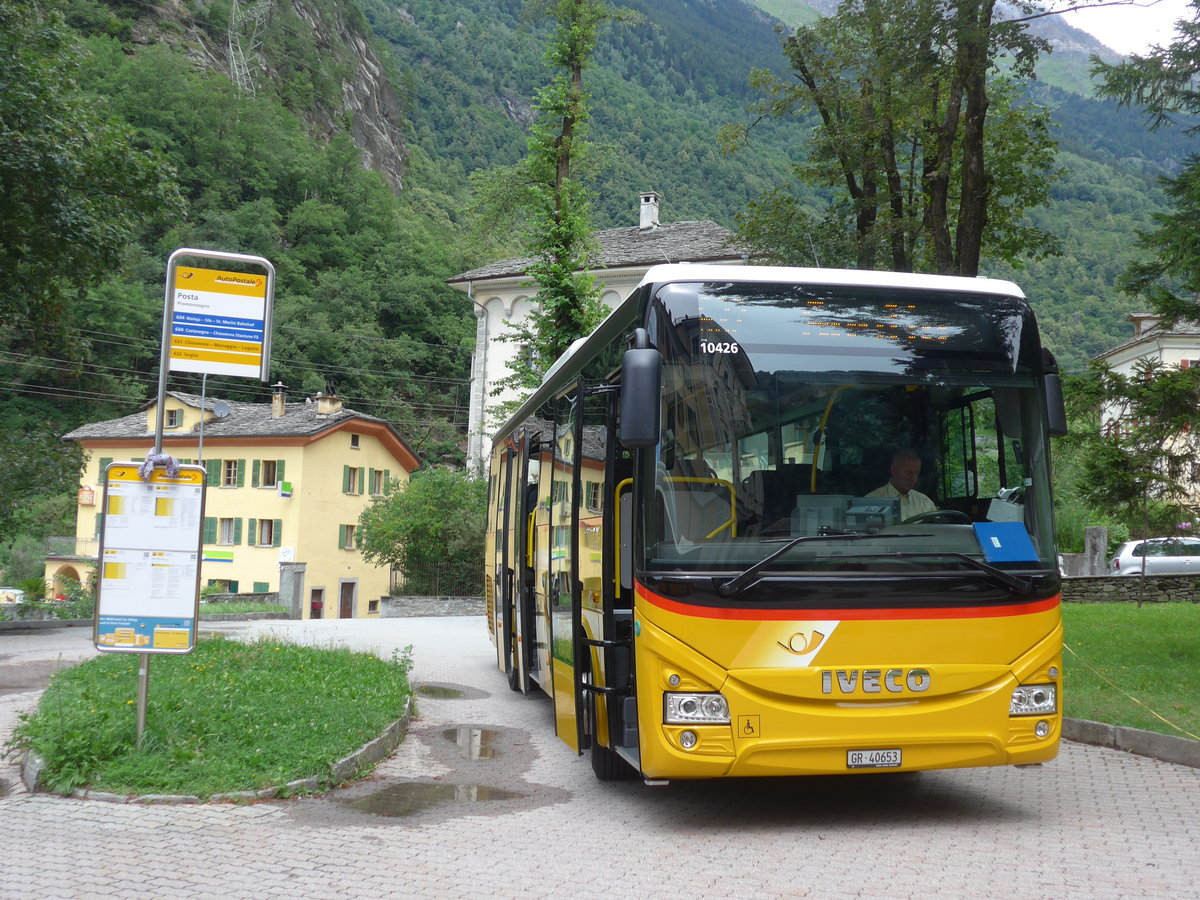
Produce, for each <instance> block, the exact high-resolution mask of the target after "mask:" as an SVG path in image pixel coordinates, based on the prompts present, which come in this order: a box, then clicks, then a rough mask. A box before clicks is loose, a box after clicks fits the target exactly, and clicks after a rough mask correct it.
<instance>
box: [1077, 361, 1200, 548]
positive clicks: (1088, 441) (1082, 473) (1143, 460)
mask: <svg viewBox="0 0 1200 900" xmlns="http://www.w3.org/2000/svg"><path fill="white" fill-rule="evenodd" d="M1069 397H1070V402H1071V406H1072V410H1073V413H1074V415H1075V417H1076V419H1077V421H1083V422H1084V423H1085V427H1083V428H1081V429H1080V431H1079V432H1078V433H1076V434H1074V435H1073V436H1072V438H1070V440H1071V441H1073V442H1074V444H1075V448H1074V451H1075V452H1074V457H1075V459H1076V461H1077V465H1078V467H1079V473H1078V480H1077V484H1076V488H1077V491H1078V493H1079V495H1080V496H1081V497H1082V498H1083V499H1084V500H1085V501H1086V502H1087V503H1088V504H1090V505H1091V506H1092V507H1093V508H1096V509H1105V510H1110V511H1112V512H1114V513H1116V514H1118V516H1119V517H1120V518H1122V519H1123V520H1124V521H1126V522H1128V523H1129V525H1130V527H1131V529H1133V530H1135V531H1137V532H1138V533H1140V534H1141V535H1142V536H1146V535H1148V534H1152V533H1155V532H1158V531H1161V530H1162V529H1164V528H1166V529H1172V530H1173V528H1174V525H1175V524H1176V523H1178V522H1180V521H1182V520H1184V519H1191V518H1193V517H1195V516H1196V515H1198V514H1200V498H1197V496H1196V494H1195V491H1194V489H1193V486H1194V485H1195V484H1196V483H1197V481H1200V369H1191V368H1189V369H1183V368H1179V367H1177V366H1164V365H1163V364H1162V363H1161V362H1158V361H1156V360H1151V359H1143V360H1140V361H1139V362H1138V363H1137V365H1136V366H1135V367H1134V370H1133V371H1132V372H1131V373H1130V374H1128V375H1123V374H1121V373H1118V372H1114V371H1112V370H1111V369H1109V368H1108V367H1107V366H1106V365H1104V364H1102V363H1098V364H1095V365H1093V367H1092V370H1091V372H1089V374H1088V376H1087V377H1086V378H1083V377H1081V378H1078V379H1076V380H1075V381H1074V382H1073V390H1072V392H1071V393H1070V394H1069Z"/></svg>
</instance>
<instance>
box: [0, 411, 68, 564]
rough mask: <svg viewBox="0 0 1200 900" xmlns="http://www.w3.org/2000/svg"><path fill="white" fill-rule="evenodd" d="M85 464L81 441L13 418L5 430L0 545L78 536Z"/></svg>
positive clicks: (0, 439) (0, 436)
mask: <svg viewBox="0 0 1200 900" xmlns="http://www.w3.org/2000/svg"><path fill="white" fill-rule="evenodd" d="M82 468H83V453H82V451H81V450H80V448H79V445H78V444H75V443H74V442H64V441H63V440H61V437H60V435H59V434H57V433H55V431H54V429H53V428H51V427H49V426H48V425H45V424H38V423H30V422H22V421H21V420H20V419H19V418H14V419H13V420H11V421H10V422H9V423H8V427H6V428H4V429H0V543H7V542H9V541H11V540H13V539H14V538H16V537H17V536H18V535H26V536H28V537H31V538H38V539H41V538H45V537H48V536H50V535H68V534H74V533H75V490H76V488H78V486H79V472H80V470H81V469H82ZM43 550H44V548H43Z"/></svg>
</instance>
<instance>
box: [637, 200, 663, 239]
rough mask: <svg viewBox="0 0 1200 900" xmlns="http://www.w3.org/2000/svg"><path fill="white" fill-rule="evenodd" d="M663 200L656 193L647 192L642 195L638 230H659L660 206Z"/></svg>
mask: <svg viewBox="0 0 1200 900" xmlns="http://www.w3.org/2000/svg"><path fill="white" fill-rule="evenodd" d="M661 200H662V197H660V196H659V195H658V194H656V193H655V192H654V191H646V193H644V194H642V195H641V203H640V205H639V207H638V228H639V229H641V230H642V231H652V230H653V229H655V228H658V227H659V226H658V204H659V202H660V201H661Z"/></svg>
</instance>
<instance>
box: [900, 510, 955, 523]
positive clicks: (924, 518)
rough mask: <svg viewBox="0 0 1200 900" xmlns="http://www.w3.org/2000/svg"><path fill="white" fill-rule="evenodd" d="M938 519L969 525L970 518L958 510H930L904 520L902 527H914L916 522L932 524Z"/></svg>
mask: <svg viewBox="0 0 1200 900" xmlns="http://www.w3.org/2000/svg"><path fill="white" fill-rule="evenodd" d="M938 519H949V520H950V521H951V522H962V523H963V524H966V525H970V524H971V517H970V516H968V515H967V514H966V513H965V512H963V511H962V510H958V509H931V510H929V512H923V513H917V514H916V515H915V516H909V517H908V518H907V519H905V520H904V522H903V523H902V524H904V525H916V524H917V523H918V522H934V521H936V520H938Z"/></svg>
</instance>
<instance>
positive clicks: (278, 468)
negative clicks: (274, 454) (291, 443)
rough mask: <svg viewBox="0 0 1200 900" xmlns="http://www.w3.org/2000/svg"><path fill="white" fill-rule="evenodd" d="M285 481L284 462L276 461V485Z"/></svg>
mask: <svg viewBox="0 0 1200 900" xmlns="http://www.w3.org/2000/svg"><path fill="white" fill-rule="evenodd" d="M282 481H283V460H282V459H277V460H275V483H276V484H279V483H280V482H282Z"/></svg>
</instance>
